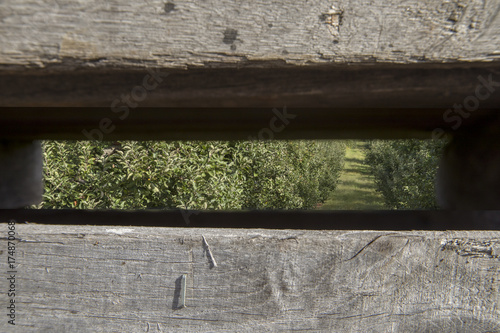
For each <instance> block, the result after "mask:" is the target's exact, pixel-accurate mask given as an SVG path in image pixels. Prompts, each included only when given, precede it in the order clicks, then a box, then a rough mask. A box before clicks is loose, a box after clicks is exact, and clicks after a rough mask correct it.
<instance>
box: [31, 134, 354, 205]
mask: <svg viewBox="0 0 500 333" xmlns="http://www.w3.org/2000/svg"><path fill="white" fill-rule="evenodd" d="M43 149H44V161H45V165H44V181H45V193H44V200H43V202H42V204H41V205H39V207H44V208H69V207H74V208H86V209H89V208H120V209H138V208H185V209H255V208H258V209H266V208H283V209H290V208H312V207H314V205H316V204H317V203H318V202H322V201H324V200H326V198H327V197H328V195H329V193H330V192H331V191H333V190H334V189H335V187H336V184H337V180H338V177H339V174H340V171H341V169H342V166H343V157H344V152H345V147H344V144H343V143H341V142H316V141H295V142H294V141H292V142H286V141H251V142H249V141H242V142H215V141H214V142H152V141H144V142H137V141H123V142H119V143H118V142H116V143H111V142H90V141H82V142H70V141H45V142H44V143H43Z"/></svg>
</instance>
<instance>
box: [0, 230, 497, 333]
mask: <svg viewBox="0 0 500 333" xmlns="http://www.w3.org/2000/svg"><path fill="white" fill-rule="evenodd" d="M6 227H7V225H6V224H1V225H0V228H1V229H2V230H6ZM16 228H17V231H18V234H19V238H20V241H18V242H17V258H18V259H17V260H18V263H19V266H18V274H17V288H18V289H17V290H18V294H17V296H16V299H17V302H18V303H17V306H18V312H17V319H16V322H17V325H16V327H15V328H16V330H15V331H17V332H125V331H126V332H174V331H179V330H182V331H184V332H210V331H212V332H213V331H218V332H273V331H315V332H319V331H320V332H499V331H500V321H499V319H498V318H499V317H500V310H499V308H498V302H499V300H500V295H499V282H498V275H499V273H500V271H499V270H500V265H499V253H500V233H499V232H480V231H476V232H466V231H447V232H431V231H427V232H424V231H411V232H410V231H409V232H395V231H394V232H391V231H386V232H382V231H304V230H280V231H278V230H259V229H255V230H245V229H243V230H237V229H224V230H223V229H175V228H146V227H116V226H113V227H106V226H49V225H33V224H17V226H16ZM202 235H203V236H205V237H206V239H207V242H208V243H209V244H210V249H211V251H212V254H213V256H214V258H215V259H216V260H217V267H213V268H210V267H211V265H210V261H209V258H208V257H207V253H206V252H205V251H204V244H203V240H202ZM1 244H2V251H3V252H2V258H3V259H2V261H1V262H2V263H1V267H2V271H3V272H5V271H6V263H5V262H6V260H5V256H6V241H5V238H3V239H2V242H1ZM182 274H186V275H187V290H186V307H185V308H183V309H178V308H176V307H175V304H176V301H177V299H178V296H179V290H178V288H179V282H178V281H179V278H180V277H181V275H182ZM1 295H2V296H1V299H2V300H5V299H6V295H5V293H4V292H2V293H1ZM7 328H8V327H7V322H6V319H5V318H4V319H2V320H1V321H0V329H1V330H2V331H4V332H5V331H7ZM9 328H10V327H9Z"/></svg>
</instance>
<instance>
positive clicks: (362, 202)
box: [320, 141, 386, 210]
mask: <svg viewBox="0 0 500 333" xmlns="http://www.w3.org/2000/svg"><path fill="white" fill-rule="evenodd" d="M363 144H364V143H363V142H362V141H351V142H350V144H349V146H348V147H347V149H346V156H345V165H344V170H343V171H342V174H341V175H340V180H339V185H338V186H337V189H336V190H335V191H334V192H333V194H332V196H331V197H330V198H329V199H328V200H327V201H326V202H325V203H324V204H323V205H322V206H321V208H320V209H337V210H351V209H359V210H361V209H386V208H385V207H384V199H383V197H382V195H381V194H380V193H378V192H376V191H375V183H374V180H373V176H371V175H370V173H369V169H368V166H366V165H365V164H364V163H363V162H364V159H365V155H364V152H363Z"/></svg>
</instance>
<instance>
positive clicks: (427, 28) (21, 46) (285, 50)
mask: <svg viewBox="0 0 500 333" xmlns="http://www.w3.org/2000/svg"><path fill="white" fill-rule="evenodd" d="M332 5H333V6H334V7H335V9H333V8H332ZM498 12H499V5H498V3H497V2H495V1H491V2H489V1H488V2H483V1H475V0H453V1H446V2H440V3H436V1H434V0H424V1H422V0H384V1H372V0H343V1H326V0H311V1H307V2H298V1H294V0H280V1H254V2H251V3H250V2H246V1H243V0H238V1H234V0H206V1H203V2H200V1H196V0H187V1H182V2H175V1H171V2H167V3H166V2H165V1H162V0H151V1H148V2H137V1H133V0H123V1H116V0H114V1H107V2H97V1H90V2H74V1H57V2H56V1H43V2H33V1H28V0H7V1H3V2H2V4H1V10H0V13H1V14H0V15H1V20H0V22H1V23H0V29H1V31H2V34H0V36H1V37H0V38H1V39H0V42H1V45H2V48H1V50H0V69H2V70H16V71H20V72H24V71H26V69H29V68H42V69H44V70H46V71H63V72H67V71H68V70H70V69H81V68H87V69H88V68H99V69H109V68H122V69H123V68H136V69H146V68H181V69H187V68H193V67H198V68H200V67H201V68H209V67H211V68H233V69H236V68H240V67H264V68H266V67H286V66H289V65H292V66H305V67H309V66H316V65H327V66H335V65H337V66H338V65H350V64H362V65H373V64H379V63H400V64H411V63H427V64H429V63H456V62H461V63H465V64H467V63H471V62H492V61H498V60H499V59H500V51H499V49H498V45H500V15H498Z"/></svg>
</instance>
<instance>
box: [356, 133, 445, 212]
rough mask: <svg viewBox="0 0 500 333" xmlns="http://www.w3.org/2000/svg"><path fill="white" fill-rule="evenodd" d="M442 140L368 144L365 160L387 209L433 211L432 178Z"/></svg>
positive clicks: (443, 144) (434, 202)
mask: <svg viewBox="0 0 500 333" xmlns="http://www.w3.org/2000/svg"><path fill="white" fill-rule="evenodd" d="M445 145H446V141H444V140H394V141H379V140H375V141H369V142H368V143H367V145H366V160H365V162H366V163H367V164H368V165H369V166H370V169H371V172H372V174H373V175H374V176H375V183H376V185H377V190H378V191H380V192H381V193H382V194H383V196H384V199H385V204H386V206H387V208H389V209H436V208H438V205H437V202H436V196H435V189H434V184H435V178H436V172H437V169H438V164H439V158H440V156H441V153H442V150H443V148H444V146H445Z"/></svg>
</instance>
